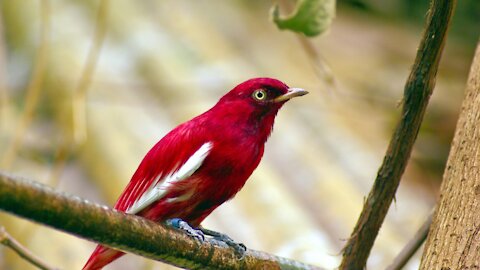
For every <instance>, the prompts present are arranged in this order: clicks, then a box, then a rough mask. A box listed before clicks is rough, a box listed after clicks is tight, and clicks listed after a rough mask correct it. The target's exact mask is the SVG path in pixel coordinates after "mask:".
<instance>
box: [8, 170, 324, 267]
mask: <svg viewBox="0 0 480 270" xmlns="http://www.w3.org/2000/svg"><path fill="white" fill-rule="evenodd" d="M0 209H1V210H4V211H7V212H10V213H12V214H15V215H17V216H20V217H24V218H27V219H30V220H32V221H35V222H38V223H41V224H44V225H47V226H50V227H53V228H56V229H59V230H62V231H65V232H67V233H71V234H74V235H76V236H79V237H82V238H85V239H88V240H91V241H95V242H98V243H101V244H102V245H105V246H108V247H111V248H115V249H119V250H122V251H126V252H131V253H135V254H139V255H142V256H144V257H147V258H150V259H154V260H158V261H163V262H165V263H168V264H171V265H175V266H178V267H182V268H187V269H312V270H315V269H320V268H318V267H315V266H311V265H307V264H304V263H301V262H297V261H294V260H290V259H286V258H281V257H277V256H275V255H271V254H268V253H265V252H260V251H255V250H247V252H246V255H245V257H244V258H243V259H238V258H237V255H236V253H235V251H234V250H233V249H230V248H229V247H228V246H226V244H224V243H222V242H218V241H215V240H213V239H207V240H206V241H204V242H203V243H200V242H199V241H197V240H195V239H193V238H191V237H189V236H187V235H186V234H184V233H183V232H180V231H177V230H174V229H172V228H169V227H168V226H165V225H163V224H159V223H155V222H153V221H150V220H146V219H144V218H141V217H138V216H134V215H127V214H125V213H121V212H117V211H115V210H112V209H109V208H108V207H105V206H101V205H97V204H94V203H91V202H88V201H86V200H83V199H81V198H79V197H75V196H71V195H67V194H64V193H60V192H57V191H55V190H53V189H52V188H49V187H47V186H45V185H42V184H39V183H37V182H34V181H29V180H25V179H19V178H18V177H14V176H11V175H7V174H5V173H1V172H0Z"/></svg>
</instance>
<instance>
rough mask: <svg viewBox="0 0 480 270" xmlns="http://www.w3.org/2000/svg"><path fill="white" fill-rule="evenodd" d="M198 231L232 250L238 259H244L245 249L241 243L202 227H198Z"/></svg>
mask: <svg viewBox="0 0 480 270" xmlns="http://www.w3.org/2000/svg"><path fill="white" fill-rule="evenodd" d="M199 229H200V230H201V231H202V233H203V234H205V235H210V236H211V237H213V239H216V240H218V241H221V242H224V243H225V244H227V245H228V246H229V247H231V248H233V250H235V253H236V254H237V256H238V258H239V259H243V258H244V257H245V253H246V252H247V247H246V246H245V245H244V244H243V243H237V242H236V241H235V240H233V239H232V238H231V237H230V236H228V235H226V234H223V233H220V232H217V231H212V230H209V229H206V228H203V227H200V228H199Z"/></svg>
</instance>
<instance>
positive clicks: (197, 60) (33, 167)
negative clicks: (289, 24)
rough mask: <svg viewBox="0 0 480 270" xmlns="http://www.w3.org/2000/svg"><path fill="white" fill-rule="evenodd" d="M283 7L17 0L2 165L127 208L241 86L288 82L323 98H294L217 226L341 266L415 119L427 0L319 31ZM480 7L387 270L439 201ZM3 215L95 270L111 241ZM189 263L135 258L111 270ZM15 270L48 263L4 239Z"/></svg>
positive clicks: (449, 49)
mask: <svg viewBox="0 0 480 270" xmlns="http://www.w3.org/2000/svg"><path fill="white" fill-rule="evenodd" d="M274 3H275V2H274V1H252V0H250V1H240V0H232V1H222V0H215V1H214V0H210V1H207V0H198V1H186V0H166V1H153V0H149V1H147V0H145V1H127V0H115V1H105V0H103V1H100V0H89V1H67V0H51V1H46V0H43V1H25V0H24V1H21V0H17V1H14V0H1V1H0V106H1V107H0V169H1V170H6V171H10V172H14V173H15V174H17V175H21V176H25V177H28V178H31V179H35V180H38V181H41V182H44V183H46V184H49V185H52V186H55V187H56V188H57V189H59V190H62V191H66V192H68V193H72V194H75V195H78V196H81V197H83V198H87V199H89V200H92V201H96V202H100V203H103V204H107V205H113V203H114V202H115V199H116V198H117V197H118V195H119V194H120V192H121V191H122V189H123V187H124V186H125V185H126V183H127V182H128V181H129V179H130V176H131V175H132V174H133V172H134V170H135V169H136V166H137V165H138V163H139V162H140V160H141V158H142V157H143V155H144V154H145V153H146V152H147V151H148V149H149V148H150V147H151V146H152V145H153V144H154V143H155V142H156V141H157V140H158V139H160V138H161V137H162V136H163V135H164V134H165V133H166V132H168V131H169V130H170V129H172V128H173V127H175V126H176V125H177V124H179V123H181V122H183V121H186V120H188V119H190V118H191V117H193V116H195V115H197V114H199V113H201V112H203V111H205V110H207V109H208V108H209V107H211V106H212V105H213V104H214V103H215V102H216V101H217V100H218V99H219V98H220V97H221V96H222V95H223V94H224V93H226V92H227V91H228V90H230V89H231V88H233V87H234V86H235V85H236V84H238V83H240V82H242V81H244V80H246V79H249V78H251V77H260V76H269V77H275V78H278V79H280V80H282V81H284V82H286V83H287V84H288V85H290V86H292V87H302V88H305V89H307V90H309V91H310V94H309V95H308V96H306V97H303V98H299V99H296V100H294V101H292V102H291V103H289V104H288V105H287V106H285V108H284V109H282V111H281V112H280V113H279V116H278V117H277V122H276V124H275V129H274V132H273V135H272V137H271V138H270V140H269V142H268V143H267V146H266V153H265V157H264V159H263V161H262V163H261V164H260V166H259V168H258V169H257V170H256V171H255V173H254V175H253V176H252V177H251V179H250V180H249V182H248V183H247V185H246V186H245V188H244V189H243V190H242V191H241V192H240V193H239V194H238V195H237V196H236V198H235V199H234V200H232V201H230V202H228V203H226V204H224V205H223V206H222V207H220V208H219V209H218V210H217V211H216V212H215V213H214V214H212V215H211V216H210V217H209V218H207V220H206V222H205V223H204V225H205V226H207V227H210V228H212V229H216V230H219V231H222V232H225V233H228V234H229V235H230V236H232V237H233V238H234V239H236V240H238V241H240V242H243V243H245V244H246V246H247V247H249V248H253V249H259V250H264V251H267V252H271V253H275V254H278V255H281V256H286V257H290V258H295V259H298V260H301V261H304V262H308V263H312V264H317V265H319V266H323V267H326V268H329V269H332V268H334V267H335V266H337V265H338V263H339V259H340V255H339V254H341V248H342V246H343V245H344V243H345V240H344V239H346V238H348V237H349V235H350V232H351V230H352V228H353V225H354V224H355V222H356V219H357V217H358V214H359V212H360V210H361V207H362V204H363V198H364V196H366V194H367V193H368V191H369V189H370V186H371V184H372V182H373V179H374V178H375V175H376V170H377V169H378V167H379V165H380V163H381V161H382V159H383V154H384V152H385V150H386V145H387V143H388V140H389V138H390V135H391V133H392V129H393V127H394V125H395V123H396V121H397V119H398V117H399V112H400V107H399V105H398V104H399V102H400V100H401V97H402V93H403V85H404V83H405V80H406V77H407V75H408V72H409V69H410V66H411V65H412V63H413V59H414V56H415V50H416V48H417V46H418V43H419V38H420V35H421V32H422V26H423V23H424V19H425V13H426V10H427V7H428V1H414V0H409V1H401V0H392V1H388V2H385V1H378V0H370V1H360V0H345V1H340V2H339V3H338V5H337V16H336V19H335V20H334V21H333V25H332V27H331V29H330V30H329V31H328V33H326V34H324V35H322V36H321V37H317V38H314V39H309V40H307V41H306V39H304V38H299V37H298V35H297V34H294V33H291V32H286V31H279V30H278V29H276V27H275V25H274V24H273V23H272V22H271V21H270V18H269V10H270V7H271V6H272V5H273V4H274ZM479 16H480V2H479V1H459V2H458V6H457V10H456V14H455V16H454V19H453V23H452V26H451V31H450V33H449V37H448V41H447V44H446V48H445V51H444V54H443V59H442V61H441V65H440V69H439V72H438V73H439V74H438V75H439V76H438V78H437V84H436V86H437V87H436V89H435V91H434V94H433V96H432V99H431V103H430V105H429V107H428V110H427V114H426V116H425V121H424V123H423V126H422V130H421V133H420V135H419V137H418V140H417V143H416V146H415V149H414V152H413V155H412V159H411V162H410V163H409V166H408V168H407V171H406V173H405V176H404V178H403V182H402V184H401V186H400V189H399V191H398V195H397V197H396V203H395V204H394V205H393V206H392V207H391V209H390V212H389V214H388V216H387V219H386V221H385V223H384V226H383V227H382V230H381V232H380V234H379V238H378V240H377V242H376V244H375V247H374V250H373V252H372V256H371V257H370V260H369V262H368V268H369V269H382V268H384V267H385V266H387V265H388V264H389V263H390V262H391V261H392V259H393V257H394V256H395V255H396V254H397V253H398V252H399V250H400V249H401V248H402V247H403V245H404V244H405V243H406V242H407V241H408V240H409V239H410V238H411V237H412V235H413V234H414V232H415V231H416V230H417V229H418V227H419V226H420V225H421V224H422V222H423V221H424V219H425V218H426V216H427V215H428V213H429V211H430V209H431V208H432V207H433V205H434V204H435V201H436V197H437V195H438V194H437V193H438V187H439V184H440V181H441V176H442V172H443V166H444V163H445V160H446V158H447V155H448V150H449V144H450V141H451V138H452V136H453V130H454V127H455V123H456V119H457V115H458V112H459V109H460V103H461V100H462V96H463V90H464V87H465V81H466V78H467V75H468V69H469V65H470V61H471V58H472V56H473V50H474V47H475V45H476V42H477V40H478V37H479V30H480V27H479V26H480V25H479V21H478V18H479ZM317 54H319V55H320V59H323V60H322V61H321V63H320V64H319V61H318V55H317ZM325 67H327V68H328V69H330V70H331V74H332V76H333V78H334V79H333V81H334V83H332V82H331V78H330V77H328V74H329V73H324V72H323V73H322V70H325ZM329 78H330V80H329ZM0 226H4V227H5V228H6V229H7V231H8V232H10V233H11V234H12V235H13V236H14V237H15V238H16V239H18V240H19V241H20V242H21V243H23V244H25V245H26V246H27V247H28V248H29V249H31V250H32V252H33V253H35V254H38V255H39V256H40V257H42V258H43V259H44V260H45V261H47V262H49V263H50V264H52V265H55V266H58V267H60V268H61V269H80V268H81V267H82V266H83V264H84V263H85V260H86V259H87V258H88V256H89V254H90V252H91V251H92V250H93V247H94V244H93V243H90V242H87V241H85V240H82V239H79V238H76V237H73V236H70V235H66V234H64V233H60V232H58V231H55V230H52V229H49V228H46V227H43V226H39V225H36V224H34V223H31V222H28V221H24V220H21V219H18V218H16V217H13V216H11V215H7V214H4V213H0ZM418 260H419V254H417V255H416V256H415V258H414V259H413V260H412V261H411V262H410V263H409V265H408V266H407V268H406V269H416V268H417V266H418ZM172 268H173V267H168V266H165V265H164V264H162V263H158V262H152V261H148V260H145V259H142V258H140V257H138V256H134V255H128V256H125V257H123V258H121V259H120V260H118V261H117V262H115V263H113V264H112V265H111V266H110V267H109V268H107V269H112V270H121V269H172ZM0 269H12V270H17V269H34V268H33V267H32V266H30V265H29V264H28V263H26V262H25V261H23V260H22V259H20V258H19V257H18V256H17V255H15V254H14V253H13V252H12V251H11V250H9V249H6V248H4V247H0Z"/></svg>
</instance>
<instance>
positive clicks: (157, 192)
mask: <svg viewBox="0 0 480 270" xmlns="http://www.w3.org/2000/svg"><path fill="white" fill-rule="evenodd" d="M212 145H213V144H212V143H211V142H206V143H204V144H203V145H202V146H201V147H200V148H199V149H198V150H197V151H196V152H195V153H193V155H192V156H191V157H190V158H189V159H188V160H187V162H185V164H183V165H182V167H180V168H179V169H178V170H177V171H176V172H174V173H171V174H169V175H167V176H165V177H163V178H162V179H160V177H157V178H155V180H153V182H152V184H151V185H150V187H149V188H148V189H147V190H146V191H145V192H144V193H143V194H142V196H140V198H138V199H137V200H136V201H135V202H134V203H133V204H132V205H131V206H130V207H129V208H128V209H127V211H126V213H128V214H136V213H138V212H140V211H142V210H143V209H145V208H146V207H147V206H149V205H150V204H152V203H153V202H155V201H157V200H159V199H161V198H162V197H163V196H165V194H166V193H167V191H168V189H169V188H170V187H171V186H172V185H173V184H174V183H176V182H179V181H182V180H185V179H187V178H188V177H190V176H191V175H192V174H193V173H194V172H195V171H196V170H197V169H198V168H200V166H201V165H202V164H203V161H204V160H205V158H206V157H207V155H208V154H209V153H210V150H211V149H212ZM188 194H190V196H191V195H192V194H193V192H191V193H190V192H189V193H188ZM185 195H187V194H185ZM175 199H176V198H171V199H170V201H175ZM179 199H181V200H186V199H188V198H183V196H182V198H179Z"/></svg>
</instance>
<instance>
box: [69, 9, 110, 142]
mask: <svg viewBox="0 0 480 270" xmlns="http://www.w3.org/2000/svg"><path fill="white" fill-rule="evenodd" d="M108 5H109V0H101V1H100V5H99V7H98V13H97V19H96V24H95V36H94V38H93V41H92V47H90V50H89V52H88V56H87V62H86V63H85V66H84V67H83V71H82V74H81V75H80V80H79V82H78V85H77V87H76V89H75V91H74V96H73V138H74V141H75V142H76V143H77V144H78V143H81V142H83V141H84V140H85V139H86V137H87V131H86V125H87V124H86V117H87V116H86V105H85V101H86V94H87V90H88V88H89V87H90V83H91V80H92V77H93V74H94V72H95V68H96V65H97V60H98V57H99V55H100V49H101V48H102V44H103V40H104V39H105V34H106V32H107V11H108Z"/></svg>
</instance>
